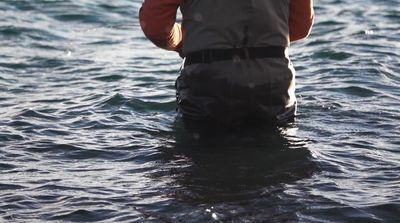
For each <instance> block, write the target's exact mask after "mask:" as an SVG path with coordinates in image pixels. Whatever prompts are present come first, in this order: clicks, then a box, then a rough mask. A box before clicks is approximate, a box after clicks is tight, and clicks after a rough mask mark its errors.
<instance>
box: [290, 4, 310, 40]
mask: <svg viewBox="0 0 400 223" xmlns="http://www.w3.org/2000/svg"><path fill="white" fill-rule="evenodd" d="M313 24H314V3H313V0H291V1H290V16H289V33H290V41H291V42H293V41H296V40H299V39H304V38H306V37H307V36H308V35H309V34H310V32H311V28H312V26H313Z"/></svg>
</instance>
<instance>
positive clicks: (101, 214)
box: [48, 209, 117, 222]
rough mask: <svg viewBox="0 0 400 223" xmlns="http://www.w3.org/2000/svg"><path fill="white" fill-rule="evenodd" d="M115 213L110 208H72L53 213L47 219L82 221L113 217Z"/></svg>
mask: <svg viewBox="0 0 400 223" xmlns="http://www.w3.org/2000/svg"><path fill="white" fill-rule="evenodd" d="M64 212H65V211H64ZM116 215H117V214H116V211H115V210H110V209H97V210H86V209H79V210H73V211H71V212H69V213H65V214H58V215H53V216H51V217H49V218H48V219H49V220H62V221H71V222H82V221H85V222H94V221H104V220H107V219H110V218H113V217H114V216H116Z"/></svg>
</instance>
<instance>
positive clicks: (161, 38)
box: [139, 0, 183, 52]
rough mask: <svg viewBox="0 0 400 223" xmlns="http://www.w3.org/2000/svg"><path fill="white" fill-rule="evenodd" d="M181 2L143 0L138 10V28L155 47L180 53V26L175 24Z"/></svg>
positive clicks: (174, 0) (177, 0) (180, 0)
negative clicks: (140, 28) (139, 27)
mask: <svg viewBox="0 0 400 223" xmlns="http://www.w3.org/2000/svg"><path fill="white" fill-rule="evenodd" d="M182 1H183V0H145V1H144V3H143V5H142V8H141V9H140V13H139V18H140V26H141V27H142V30H143V32H144V34H145V35H146V37H147V38H148V39H150V40H151V41H152V42H153V43H154V44H155V45H156V46H158V47H160V48H163V49H166V50H174V51H177V52H180V51H181V45H182V44H181V43H182V39H183V35H182V29H181V26H180V24H177V23H175V21H176V11H177V10H178V7H179V5H180V4H181V3H182Z"/></svg>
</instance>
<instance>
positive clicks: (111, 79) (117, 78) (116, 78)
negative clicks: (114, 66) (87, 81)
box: [93, 74, 125, 82]
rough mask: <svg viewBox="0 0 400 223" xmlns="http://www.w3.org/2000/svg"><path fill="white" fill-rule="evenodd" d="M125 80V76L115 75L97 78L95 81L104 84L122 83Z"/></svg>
mask: <svg viewBox="0 0 400 223" xmlns="http://www.w3.org/2000/svg"><path fill="white" fill-rule="evenodd" d="M124 78H125V76H123V75H117V74H113V75H104V76H101V77H95V78H93V79H94V80H98V81H104V82H114V81H120V80H122V79H124Z"/></svg>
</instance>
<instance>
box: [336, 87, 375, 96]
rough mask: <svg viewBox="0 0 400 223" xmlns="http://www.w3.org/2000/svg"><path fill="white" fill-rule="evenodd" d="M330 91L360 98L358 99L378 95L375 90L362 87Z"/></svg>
mask: <svg viewBox="0 0 400 223" xmlns="http://www.w3.org/2000/svg"><path fill="white" fill-rule="evenodd" d="M330 90H333V91H335V92H339V93H344V94H348V95H352V96H358V97H372V96H376V95H378V93H377V92H375V91H374V90H372V89H369V88H367V87H361V86H349V87H342V88H330Z"/></svg>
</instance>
